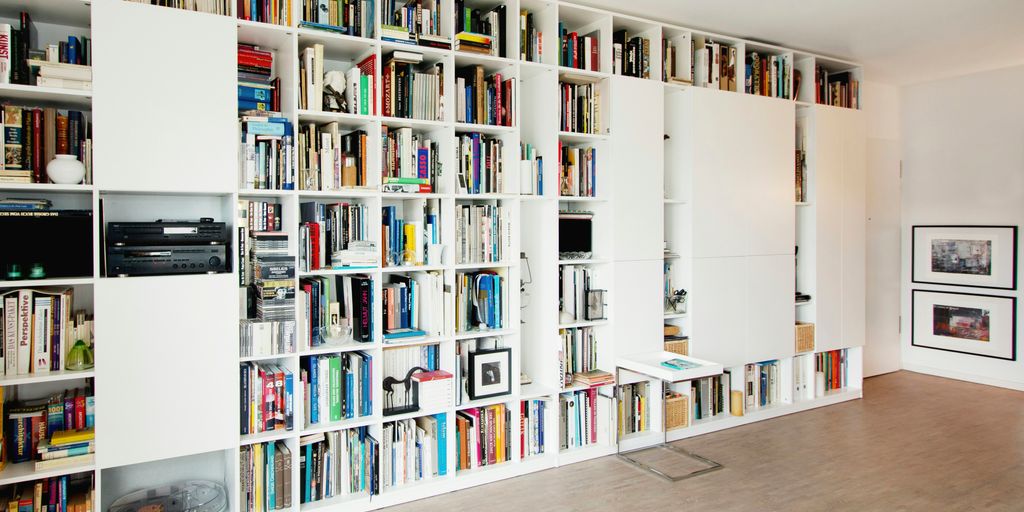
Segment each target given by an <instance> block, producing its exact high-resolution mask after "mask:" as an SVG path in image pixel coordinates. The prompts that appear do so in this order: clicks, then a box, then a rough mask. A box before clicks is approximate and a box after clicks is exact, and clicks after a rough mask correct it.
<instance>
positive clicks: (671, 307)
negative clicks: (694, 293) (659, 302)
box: [665, 289, 686, 313]
mask: <svg viewBox="0 0 1024 512" xmlns="http://www.w3.org/2000/svg"><path fill="white" fill-rule="evenodd" d="M665 311H671V312H672V313H686V290H683V289H679V290H673V291H672V293H670V294H669V296H668V297H666V298H665Z"/></svg>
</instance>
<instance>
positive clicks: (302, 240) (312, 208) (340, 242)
mask: <svg viewBox="0 0 1024 512" xmlns="http://www.w3.org/2000/svg"><path fill="white" fill-rule="evenodd" d="M369 215H370V212H369V207H367V206H366V205H365V204H358V203H333V204H323V203H317V202H304V203H302V204H301V205H300V206H299V217H300V219H299V221H300V222H301V224H300V225H299V267H300V268H301V269H302V270H303V271H304V272H308V271H311V270H321V269H328V268H343V267H349V266H373V265H375V264H376V263H377V261H378V258H379V256H378V255H377V254H376V252H373V253H372V254H371V253H369V252H367V251H357V250H353V249H354V247H353V246H354V245H355V243H356V242H360V241H365V240H366V239H367V238H368V237H369V236H370V233H369V229H368V226H369Z"/></svg>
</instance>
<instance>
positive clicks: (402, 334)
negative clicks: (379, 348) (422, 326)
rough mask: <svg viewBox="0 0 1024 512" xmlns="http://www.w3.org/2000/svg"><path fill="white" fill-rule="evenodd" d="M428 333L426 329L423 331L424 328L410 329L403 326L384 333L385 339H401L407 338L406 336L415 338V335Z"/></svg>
mask: <svg viewBox="0 0 1024 512" xmlns="http://www.w3.org/2000/svg"><path fill="white" fill-rule="evenodd" d="M426 335H427V332H426V331H422V330H419V329H410V328H408V327H403V328H399V329H394V330H391V331H388V332H385V333H384V339H386V340H400V339H405V338H415V337H418V336H426Z"/></svg>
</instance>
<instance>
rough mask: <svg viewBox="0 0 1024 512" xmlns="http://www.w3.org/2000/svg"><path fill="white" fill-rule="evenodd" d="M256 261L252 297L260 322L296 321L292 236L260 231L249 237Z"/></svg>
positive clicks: (253, 266) (253, 264) (253, 262)
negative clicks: (290, 248) (291, 251)
mask: <svg viewBox="0 0 1024 512" xmlns="http://www.w3.org/2000/svg"><path fill="white" fill-rule="evenodd" d="M249 251H250V252H249V255H250V257H251V258H252V269H253V276H252V278H253V279H252V283H253V284H252V286H253V288H254V289H253V293H252V296H253V297H254V298H255V301H254V302H255V303H254V304H253V306H254V307H255V317H256V318H258V319H260V320H293V319H294V318H295V256H291V255H289V254H288V235H287V234H285V233H284V232H281V231H256V232H253V233H252V234H251V235H250V237H249Z"/></svg>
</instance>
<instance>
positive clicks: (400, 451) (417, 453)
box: [380, 414, 448, 489]
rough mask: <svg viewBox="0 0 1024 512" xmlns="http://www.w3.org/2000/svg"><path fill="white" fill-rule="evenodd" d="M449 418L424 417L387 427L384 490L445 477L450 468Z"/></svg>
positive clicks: (391, 423) (384, 446)
mask: <svg viewBox="0 0 1024 512" xmlns="http://www.w3.org/2000/svg"><path fill="white" fill-rule="evenodd" d="M446 428H447V425H446V416H445V415H444V414H438V415H436V416H424V417H421V418H416V419H408V420H401V421H394V422H389V423H385V424H384V428H383V435H382V436H381V455H382V457H381V468H380V471H381V475H380V480H381V487H382V488H384V489H389V488H393V487H401V486H403V485H406V484H409V483H412V482H418V481H422V480H429V479H431V478H434V477H436V476H444V475H445V474H446V473H447V465H448V455H447V452H448V434H447V432H446Z"/></svg>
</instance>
